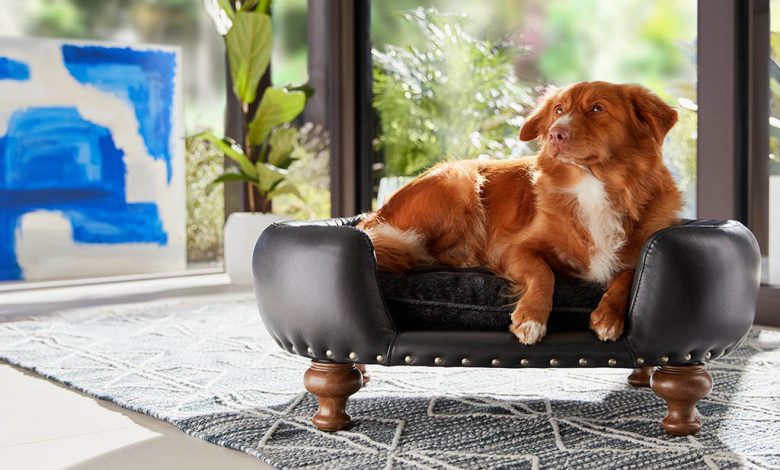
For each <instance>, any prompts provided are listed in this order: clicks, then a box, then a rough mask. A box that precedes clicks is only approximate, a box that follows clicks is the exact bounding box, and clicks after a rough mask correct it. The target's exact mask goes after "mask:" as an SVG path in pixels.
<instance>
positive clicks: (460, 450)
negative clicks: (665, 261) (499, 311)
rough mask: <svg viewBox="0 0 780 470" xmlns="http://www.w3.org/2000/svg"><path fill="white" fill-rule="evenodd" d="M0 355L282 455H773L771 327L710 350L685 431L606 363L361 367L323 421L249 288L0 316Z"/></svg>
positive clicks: (764, 462)
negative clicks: (364, 379)
mask: <svg viewBox="0 0 780 470" xmlns="http://www.w3.org/2000/svg"><path fill="white" fill-rule="evenodd" d="M0 357H1V358H3V359H4V360H5V361H8V362H10V363H12V364H16V365H18V366H20V367H23V368H26V369H30V370H32V371H35V372H37V373H38V374H41V375H43V376H45V377H49V378H51V379H53V380H56V381H58V382H62V383H64V384H67V385H69V386H71V387H73V388H76V389H79V390H82V391H84V392H86V393H88V394H91V395H93V396H95V397H98V398H102V399H106V400H110V401H112V402H115V403H117V404H119V405H121V406H123V407H126V408H128V409H131V410H134V411H138V412H141V413H146V414H148V415H151V416H154V417H156V418H158V419H161V420H164V421H168V422H171V423H173V424H175V425H176V426H178V427H179V428H180V429H181V430H182V431H184V432H186V433H188V434H190V435H192V436H195V437H198V438H201V439H205V440H207V441H209V442H212V443H214V444H218V445H221V446H224V447H229V448H232V449H237V450H240V451H243V452H246V453H248V454H251V455H254V456H256V457H258V458H260V459H262V460H264V461H266V462H268V463H270V464H271V465H274V466H277V467H279V468H288V469H293V468H323V469H352V468H354V469H373V468H379V469H390V468H402V469H406V468H408V469H479V468H500V469H510V468H512V469H515V468H516V469H526V468H527V469H537V468H591V469H605V468H629V467H633V468H654V469H660V468H674V469H689V468H691V469H692V468H743V467H748V468H751V467H752V468H772V467H774V468H780V332H775V331H767V330H758V329H756V330H754V331H753V332H752V333H751V335H750V337H749V339H748V340H747V341H746V342H745V343H744V345H743V346H742V347H741V348H740V349H739V350H737V351H736V352H735V353H733V354H732V355H730V356H728V357H726V358H724V359H722V360H719V361H716V362H714V363H712V365H711V366H710V367H709V371H710V374H711V375H712V377H713V379H714V381H715V388H714V390H713V392H712V394H711V395H710V396H709V397H708V398H706V399H705V400H703V401H702V402H701V403H700V406H699V411H700V413H701V415H702V420H703V421H704V429H703V430H702V432H700V433H699V434H698V435H696V436H691V437H670V436H667V435H666V434H664V432H663V431H662V430H661V429H660V426H659V420H660V419H661V418H662V417H663V414H664V410H665V406H664V404H663V402H662V401H661V400H660V399H658V398H656V397H655V396H654V395H653V394H652V392H651V391H649V390H646V389H640V390H635V389H632V388H630V387H629V386H628V385H627V384H626V380H625V379H626V371H624V370H611V369H588V370H580V369H574V370H490V369H465V368H459V369H438V368H427V367H394V368H393V367H389V368H383V367H375V368H370V371H371V372H372V374H373V380H372V382H371V383H370V384H368V386H366V387H365V388H364V389H363V390H361V391H360V392H359V393H358V394H356V395H354V396H353V398H352V400H351V401H350V408H349V411H350V413H351V414H352V416H353V417H354V419H355V426H354V427H353V428H352V429H351V430H349V431H342V432H338V433H333V434H328V433H323V432H320V431H318V430H317V429H315V428H314V427H313V426H312V425H311V424H310V422H309V419H310V418H311V416H312V415H313V413H314V412H315V410H316V402H315V400H314V398H313V397H311V396H310V395H308V394H307V393H306V392H305V391H304V389H303V384H302V378H303V372H304V371H305V370H306V367H307V361H306V360H305V359H303V358H299V357H295V356H291V355H289V354H287V353H285V352H283V351H281V350H280V349H279V348H278V347H277V346H276V344H275V343H274V341H273V340H272V339H271V338H270V337H269V336H268V335H267V334H266V333H265V330H264V328H263V325H262V322H261V321H260V318H259V315H258V313H257V309H256V306H255V303H254V301H253V299H252V298H251V296H248V295H241V296H236V295H235V294H234V295H232V296H231V297H223V298H219V299H212V300H210V301H204V300H202V299H200V300H193V301H190V302H168V303H164V302H163V303H147V304H138V305H125V306H119V307H101V308H91V309H85V310H80V311H69V312H61V313H57V314H50V315H45V316H40V317H36V318H28V319H25V320H23V321H19V320H17V321H12V322H5V323H0ZM6 424H7V423H6Z"/></svg>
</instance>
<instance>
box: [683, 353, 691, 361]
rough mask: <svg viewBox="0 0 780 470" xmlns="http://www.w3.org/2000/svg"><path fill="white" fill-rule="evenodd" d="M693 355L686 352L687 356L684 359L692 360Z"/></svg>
mask: <svg viewBox="0 0 780 470" xmlns="http://www.w3.org/2000/svg"><path fill="white" fill-rule="evenodd" d="M692 357H693V356H692V355H691V353H688V354H686V355H685V358H684V359H685V360H686V361H690V360H691V358H692Z"/></svg>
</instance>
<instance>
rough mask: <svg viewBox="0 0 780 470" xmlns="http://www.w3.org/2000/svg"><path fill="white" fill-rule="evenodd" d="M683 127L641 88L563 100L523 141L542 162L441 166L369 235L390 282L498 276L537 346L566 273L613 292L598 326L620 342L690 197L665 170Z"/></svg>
mask: <svg viewBox="0 0 780 470" xmlns="http://www.w3.org/2000/svg"><path fill="white" fill-rule="evenodd" d="M675 122H677V113H676V112H675V111H674V110H673V109H672V108H670V107H669V106H668V105H666V104H665V103H664V102H663V101H662V100H661V99H660V98H658V97H657V96H655V95H654V94H652V93H651V92H650V91H648V90H647V89H646V88H644V87H641V86H638V85H615V84H611V83H605V82H585V83H577V84H574V85H570V86H569V87H567V88H564V89H560V90H552V91H550V92H549V93H548V94H547V95H546V96H545V97H544V99H543V100H542V102H541V103H540V105H539V107H538V108H537V109H536V110H535V111H534V112H533V113H532V114H531V116H529V117H528V119H527V120H526V121H525V124H524V125H523V128H522V130H521V131H520V139H522V140H523V141H529V140H533V139H536V138H540V139H541V151H540V152H539V154H538V155H537V156H535V157H527V158H522V159H517V160H503V161H477V160H465V161H453V162H447V163H441V164H438V165H436V166H434V167H433V168H431V169H429V170H428V171H426V172H425V173H423V174H422V175H420V176H419V177H418V178H416V179H415V180H414V181H412V182H411V183H409V184H408V185H407V186H405V187H404V188H402V189H401V190H399V191H398V192H397V193H396V194H394V195H393V197H392V198H390V200H389V201H388V202H387V203H386V204H385V205H384V206H383V207H382V208H381V209H379V210H378V211H377V212H375V213H372V214H369V215H367V216H366V218H365V219H364V220H363V222H361V224H360V225H359V227H360V228H362V229H364V230H365V231H366V232H367V233H368V234H369V236H370V237H371V239H372V241H373V243H374V248H375V251H376V257H377V262H378V266H379V269H380V270H384V271H391V272H404V271H407V270H409V269H410V268H412V267H415V266H420V265H430V264H438V265H446V266H454V267H471V266H486V267H487V268H488V269H490V270H491V271H493V272H494V273H496V274H498V275H499V276H502V277H504V278H506V279H508V280H510V281H511V282H513V283H514V285H515V286H516V287H517V289H518V292H522V297H521V298H520V300H519V301H518V302H517V304H516V306H515V309H514V311H513V312H512V325H511V327H510V330H511V331H512V332H513V333H514V334H515V335H516V336H517V337H518V338H519V340H520V342H522V343H525V344H534V343H536V342H538V341H540V340H541V339H542V337H544V335H545V334H546V332H547V319H548V317H549V315H550V310H551V309H552V297H553V282H554V277H553V272H554V271H555V272H561V273H565V274H568V275H572V276H576V277H579V278H582V279H585V280H588V281H595V282H599V283H603V284H604V285H605V286H607V289H606V293H605V294H604V296H603V298H602V299H601V302H600V303H599V305H598V307H597V308H596V309H595V310H594V311H593V312H592V313H591V316H590V326H591V328H592V329H593V331H594V332H595V333H596V335H597V336H598V337H599V338H600V339H601V340H604V341H606V340H616V339H617V338H618V337H619V336H620V335H621V333H622V332H623V324H624V319H625V310H626V303H627V298H628V292H629V289H630V287H631V283H632V280H633V276H634V267H635V265H636V263H637V258H638V257H639V252H640V250H641V247H642V244H643V243H644V241H645V240H646V239H647V237H648V236H649V235H651V234H652V233H653V232H656V231H657V230H660V229H662V228H664V227H668V226H670V225H673V224H674V223H675V222H676V221H677V220H678V212H679V210H680V208H681V196H680V192H679V191H678V189H677V187H676V186H675V183H674V181H673V179H672V176H671V174H670V173H669V171H668V169H667V168H666V167H665V166H664V164H663V161H662V159H661V145H662V143H663V140H664V136H665V135H666V134H667V132H669V130H670V129H671V128H672V126H673V125H674V124H675ZM659 295H662V294H660V293H659Z"/></svg>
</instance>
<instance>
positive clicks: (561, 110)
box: [555, 105, 563, 114]
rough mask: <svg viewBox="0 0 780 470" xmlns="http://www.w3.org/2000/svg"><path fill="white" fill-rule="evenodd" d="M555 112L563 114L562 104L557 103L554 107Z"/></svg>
mask: <svg viewBox="0 0 780 470" xmlns="http://www.w3.org/2000/svg"><path fill="white" fill-rule="evenodd" d="M555 114H563V106H561V105H558V106H556V107H555Z"/></svg>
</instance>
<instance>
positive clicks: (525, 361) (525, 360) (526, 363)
mask: <svg viewBox="0 0 780 470" xmlns="http://www.w3.org/2000/svg"><path fill="white" fill-rule="evenodd" d="M520 365H521V366H523V367H525V366H527V365H528V359H520Z"/></svg>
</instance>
